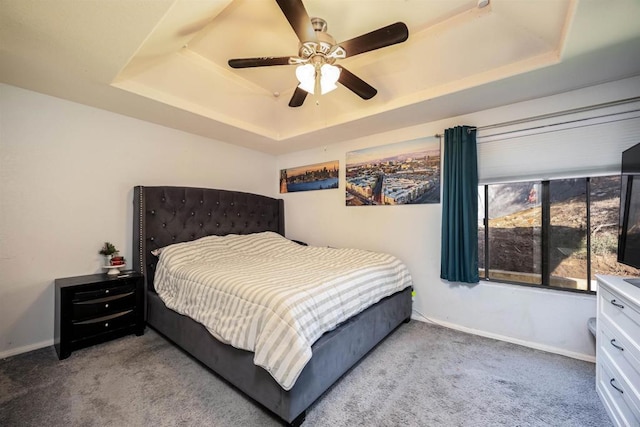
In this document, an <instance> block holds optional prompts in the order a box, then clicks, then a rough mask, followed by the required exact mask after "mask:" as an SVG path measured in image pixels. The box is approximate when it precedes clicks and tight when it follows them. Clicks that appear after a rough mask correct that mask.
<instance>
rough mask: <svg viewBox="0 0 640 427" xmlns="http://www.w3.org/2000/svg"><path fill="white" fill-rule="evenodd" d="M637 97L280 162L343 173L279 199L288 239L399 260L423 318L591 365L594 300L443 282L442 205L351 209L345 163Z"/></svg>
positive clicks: (379, 138)
mask: <svg viewBox="0 0 640 427" xmlns="http://www.w3.org/2000/svg"><path fill="white" fill-rule="evenodd" d="M632 96H640V78H634V79H627V80H623V81H619V82H615V83H610V84H605V85H601V86H597V87H592V88H587V89H583V90H580V91H575V92H571V93H566V94H561V95H557V96H553V97H548V98H545V99H539V100H533V101H529V102H524V103H519V104H515V105H511V106H507V107H503V108H496V109H493V110H488V111H483V112H479V113H474V114H470V115H467V116H463V117H455V118H451V119H447V120H442V121H439V122H434V123H426V124H424V125H421V126H416V127H411V128H406V129H402V130H399V131H394V132H389V133H386V134H379V135H375V136H371V137H366V138H361V139H356V140H352V141H348V142H346V143H340V144H334V145H330V144H329V145H327V146H326V147H321V148H317V149H311V150H307V151H302V152H297V153H292V154H287V155H282V156H279V157H278V168H279V169H282V168H289V167H293V166H301V165H306V164H313V163H319V162H322V161H327V160H336V159H337V160H339V161H340V168H341V177H340V188H339V189H337V190H321V191H309V192H302V193H291V194H283V195H282V196H283V198H284V199H285V206H286V209H287V236H288V237H290V238H294V239H298V240H303V241H307V242H309V243H310V244H314V245H331V246H353V247H359V248H365V249H370V250H376V251H386V252H389V253H392V254H394V255H396V256H398V257H400V258H401V259H402V260H404V261H405V262H406V263H407V265H408V266H409V269H410V270H411V272H412V275H413V279H414V287H415V290H416V292H417V295H416V298H415V302H414V309H415V313H414V317H416V318H419V319H423V320H425V318H428V319H431V320H432V321H434V322H437V323H440V324H443V325H446V326H450V327H454V328H457V329H461V330H465V331H469V332H474V333H477V334H480V335H485V336H490V337H495V338H500V339H504V340H507V341H511V342H516V343H520V344H524V345H528V346H531V347H534V348H540V349H544V350H549V351H553V352H557V353H560V354H565V355H569V356H572V357H577V358H582V359H586V360H593V359H594V357H595V342H594V340H593V338H592V336H591V335H590V334H589V332H588V330H587V320H588V318H589V317H593V316H595V313H596V301H595V297H594V296H593V295H585V294H575V293H569V292H562V291H554V290H546V289H536V288H528V287H523V286H516V285H505V284H500V283H489V282H481V283H480V284H477V285H463V284H457V283H447V282H445V281H443V280H441V279H440V278H439V276H440V236H441V205H440V204H436V205H415V206H378V207H346V206H345V199H344V196H345V194H344V188H345V186H344V182H345V181H344V165H345V163H344V162H345V154H346V153H347V152H349V151H353V150H358V149H361V148H365V147H373V146H377V145H384V144H388V143H393V142H400V141H406V140H411V139H415V138H420V137H425V136H433V135H434V134H436V133H442V132H443V130H444V129H446V128H449V127H452V126H456V125H463V124H466V125H475V126H483V125H490V124H496V123H502V122H504V121H507V120H514V119H518V118H527V117H534V116H538V115H541V114H546V113H551V112H554V111H563V110H567V109H572V108H578V107H584V106H590V105H596V104H599V103H603V102H610V101H613V100H618V99H625V98H629V97H632ZM638 142H640V141H638ZM603 143H606V142H603ZM614 148H615V147H614ZM553 155H554V153H552V152H551V153H545V152H540V153H538V158H537V159H531V160H532V161H539V162H544V161H545V158H547V157H549V156H553Z"/></svg>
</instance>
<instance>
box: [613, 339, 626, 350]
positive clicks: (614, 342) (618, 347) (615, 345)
mask: <svg viewBox="0 0 640 427" xmlns="http://www.w3.org/2000/svg"><path fill="white" fill-rule="evenodd" d="M611 345H612V346H614V347H615V348H617V349H618V350H620V351H624V348H622V347H620V346H619V345H618V344H616V339H615V338H613V339H612V340H611Z"/></svg>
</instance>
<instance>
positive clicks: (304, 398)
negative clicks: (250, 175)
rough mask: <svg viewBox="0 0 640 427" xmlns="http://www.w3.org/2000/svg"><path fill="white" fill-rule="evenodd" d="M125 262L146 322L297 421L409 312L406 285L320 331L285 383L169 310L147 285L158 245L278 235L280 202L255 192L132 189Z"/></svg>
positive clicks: (281, 215) (282, 416) (251, 357)
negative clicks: (138, 277)
mask: <svg viewBox="0 0 640 427" xmlns="http://www.w3.org/2000/svg"><path fill="white" fill-rule="evenodd" d="M133 217H134V225H133V231H134V238H133V248H134V251H133V252H134V255H133V266H134V268H135V269H136V270H138V271H140V272H141V273H142V274H144V276H145V281H146V287H147V292H146V295H145V298H146V301H145V318H146V321H147V324H148V325H149V326H150V327H152V328H153V329H155V330H156V331H158V332H159V333H161V334H162V335H164V336H165V337H167V338H168V339H170V340H171V341H173V342H174V343H175V344H176V345H177V346H179V347H181V348H182V349H183V350H185V351H186V352H187V353H189V354H191V355H192V356H193V357H195V358H196V359H197V360H199V361H200V362H201V363H203V364H204V365H206V366H207V367H208V368H210V369H211V370H213V371H214V372H215V373H217V374H218V375H219V376H221V377H222V378H224V379H225V380H226V381H228V382H229V383H231V384H232V385H233V386H235V387H237V388H238V389H239V390H241V391H242V392H243V393H245V394H246V395H247V396H249V397H250V398H252V399H253V400H254V401H256V402H257V403H259V404H260V405H262V406H263V407H265V408H266V409H267V410H269V411H271V412H272V413H273V414H275V415H276V416H278V417H279V418H280V419H282V420H283V421H284V422H285V423H286V424H288V425H294V426H297V425H301V424H302V423H303V421H304V419H305V416H306V411H307V409H308V408H309V406H311V405H312V404H313V403H314V402H315V401H316V400H317V399H318V398H319V397H320V396H321V395H322V394H323V393H324V392H325V391H326V390H327V389H329V388H330V387H331V385H333V384H334V383H335V382H336V381H337V380H338V379H339V378H340V377H341V376H342V375H344V374H345V373H346V372H347V371H349V369H351V368H352V367H353V366H354V365H355V364H357V363H358V361H359V360H361V359H362V358H363V357H364V356H365V355H366V354H367V353H368V352H369V351H370V350H371V349H372V348H374V347H375V346H376V345H377V344H378V343H379V342H380V341H382V340H383V339H384V338H385V337H386V336H387V335H388V334H390V333H391V332H392V331H394V330H395V329H396V328H397V327H398V326H399V325H400V324H401V323H403V322H407V321H409V319H410V316H411V287H406V288H404V289H402V290H401V291H398V292H396V293H394V294H392V295H390V296H387V297H385V298H383V299H382V300H380V301H379V302H377V303H375V304H374V305H372V306H370V307H368V308H367V309H365V310H364V311H362V312H360V313H358V314H356V315H355V316H353V317H351V318H349V319H348V320H346V321H344V322H342V323H340V325H339V326H338V327H336V328H335V329H333V330H331V331H329V332H327V333H325V334H323V335H322V336H321V337H320V338H319V339H318V340H317V341H315V342H314V343H313V345H312V346H311V351H312V357H311V359H310V360H309V361H308V362H307V363H306V365H305V366H304V369H302V371H301V372H300V374H299V376H298V377H297V380H295V383H294V384H293V386H292V387H291V388H290V389H289V390H285V389H284V388H283V387H282V386H281V384H279V383H278V382H277V381H276V380H275V379H274V377H273V376H272V375H271V374H269V373H268V372H267V371H266V370H265V369H264V368H262V367H260V366H256V365H255V364H254V354H253V353H252V352H250V351H246V350H241V349H238V348H235V347H233V346H231V345H228V344H224V343H222V342H221V341H218V340H217V339H216V338H214V336H213V335H212V334H211V333H210V331H209V330H207V328H206V327H205V326H203V325H202V324H201V323H199V322H196V321H195V320H192V319H191V318H190V317H187V316H184V315H182V314H179V313H178V312H176V311H174V310H172V309H169V308H168V307H167V306H166V305H165V303H164V302H163V301H162V299H160V297H159V295H158V294H157V292H156V290H155V287H154V276H155V272H156V267H157V264H158V257H157V255H154V254H153V253H152V251H153V252H154V253H156V254H157V252H155V251H156V250H158V249H161V248H164V247H167V246H169V245H172V244H175V243H182V242H190V241H195V240H198V239H201V238H203V237H205V236H227V235H248V234H254V233H267V234H268V233H269V232H271V233H277V234H278V235H280V236H284V235H285V233H284V202H283V200H281V199H274V198H270V197H266V196H262V195H257V194H250V193H244V192H237V191H228V190H217V189H204V188H191V187H170V186H162V187H144V186H137V187H135V188H134V215H133Z"/></svg>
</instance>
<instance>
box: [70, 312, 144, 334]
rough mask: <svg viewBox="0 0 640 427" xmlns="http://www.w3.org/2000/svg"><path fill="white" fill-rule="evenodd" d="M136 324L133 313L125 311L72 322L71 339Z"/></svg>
mask: <svg viewBox="0 0 640 427" xmlns="http://www.w3.org/2000/svg"><path fill="white" fill-rule="evenodd" d="M135 322H136V318H135V311H134V310H127V311H122V312H118V313H114V314H110V315H108V316H102V317H98V318H95V319H89V320H84V321H81V322H73V324H72V327H71V328H72V332H71V335H72V339H74V340H76V339H83V338H87V337H90V336H93V335H98V334H102V333H105V332H110V331H113V330H116V329H120V328H124V327H127V326H131V325H134V324H135Z"/></svg>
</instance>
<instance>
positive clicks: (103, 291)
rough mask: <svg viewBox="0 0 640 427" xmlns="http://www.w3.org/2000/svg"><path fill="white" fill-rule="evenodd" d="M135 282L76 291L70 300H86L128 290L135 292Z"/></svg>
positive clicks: (124, 292)
mask: <svg viewBox="0 0 640 427" xmlns="http://www.w3.org/2000/svg"><path fill="white" fill-rule="evenodd" d="M135 290H136V283H135V282H134V281H129V282H125V283H124V284H122V283H119V284H115V283H114V284H113V285H110V286H104V287H102V288H100V289H94V290H90V291H76V292H74V294H73V296H72V301H86V300H91V299H96V298H104V297H109V296H113V295H119V294H126V293H128V292H135Z"/></svg>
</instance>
